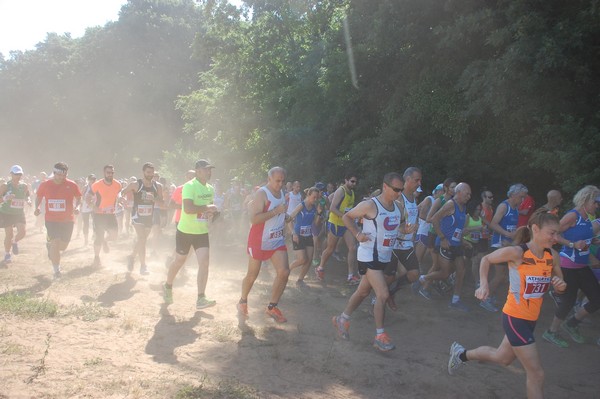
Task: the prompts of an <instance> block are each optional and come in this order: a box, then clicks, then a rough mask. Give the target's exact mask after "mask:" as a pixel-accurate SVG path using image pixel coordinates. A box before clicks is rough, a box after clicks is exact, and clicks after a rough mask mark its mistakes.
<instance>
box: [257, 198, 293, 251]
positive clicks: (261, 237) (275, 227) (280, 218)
mask: <svg viewBox="0 0 600 399" xmlns="http://www.w3.org/2000/svg"><path fill="white" fill-rule="evenodd" d="M259 190H262V191H263V192H264V193H265V195H266V196H267V202H266V203H265V206H264V207H263V212H268V211H270V210H273V209H275V208H277V207H278V206H280V205H281V204H285V195H284V194H283V191H280V192H279V198H276V197H275V196H274V195H273V194H271V191H269V189H268V188H267V187H266V186H263V187H261V188H260V189H259ZM284 224H285V213H280V214H279V215H277V216H274V217H272V218H271V219H269V220H267V221H266V222H264V223H259V224H253V225H252V227H250V233H249V235H248V245H249V246H251V247H254V246H259V245H260V249H261V250H263V251H273V250H275V249H277V248H280V247H283V246H285V236H284V234H283V227H284Z"/></svg>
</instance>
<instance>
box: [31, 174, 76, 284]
mask: <svg viewBox="0 0 600 399" xmlns="http://www.w3.org/2000/svg"><path fill="white" fill-rule="evenodd" d="M68 171H69V167H68V166H67V164H66V163H64V162H58V163H57V164H55V165H54V170H53V172H52V179H50V180H46V181H45V182H43V183H42V184H40V186H39V188H38V190H37V193H36V198H35V211H34V215H35V216H38V215H39V214H40V213H41V211H40V205H41V202H42V200H46V204H45V220H46V231H47V234H48V237H47V243H46V247H47V248H48V258H50V261H51V262H52V268H53V269H54V278H60V277H61V268H60V251H64V250H65V249H67V246H68V245H69V242H70V241H71V235H72V234H73V226H74V225H75V215H76V214H77V213H79V206H80V203H81V191H79V187H78V186H77V183H75V182H74V181H73V180H70V179H67V173H68Z"/></svg>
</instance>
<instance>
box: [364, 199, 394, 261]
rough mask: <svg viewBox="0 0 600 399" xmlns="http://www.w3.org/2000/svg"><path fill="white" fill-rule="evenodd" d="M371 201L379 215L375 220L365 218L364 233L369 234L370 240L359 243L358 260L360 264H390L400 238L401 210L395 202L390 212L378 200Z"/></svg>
mask: <svg viewBox="0 0 600 399" xmlns="http://www.w3.org/2000/svg"><path fill="white" fill-rule="evenodd" d="M371 200H372V201H373V202H375V205H377V215H376V216H375V218H374V219H367V218H363V230H362V232H363V233H364V234H367V235H368V236H369V238H370V240H369V241H366V242H361V243H359V246H358V251H357V259H358V260H359V261H360V262H373V261H378V262H381V263H388V262H390V261H391V260H392V250H393V248H394V242H395V241H396V239H397V238H398V226H400V209H398V206H397V205H396V203H395V202H393V204H394V209H393V210H391V211H389V210H387V209H385V208H384V207H383V205H381V203H380V202H379V200H378V199H377V198H372V199H371Z"/></svg>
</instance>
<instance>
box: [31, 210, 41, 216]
mask: <svg viewBox="0 0 600 399" xmlns="http://www.w3.org/2000/svg"><path fill="white" fill-rule="evenodd" d="M40 213H41V212H40V210H39V209H36V210H35V211H33V215H34V216H39V215H40Z"/></svg>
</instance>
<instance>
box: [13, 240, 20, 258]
mask: <svg viewBox="0 0 600 399" xmlns="http://www.w3.org/2000/svg"><path fill="white" fill-rule="evenodd" d="M12 253H13V254H15V255H18V254H19V244H17V243H16V242H13V245H12Z"/></svg>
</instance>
